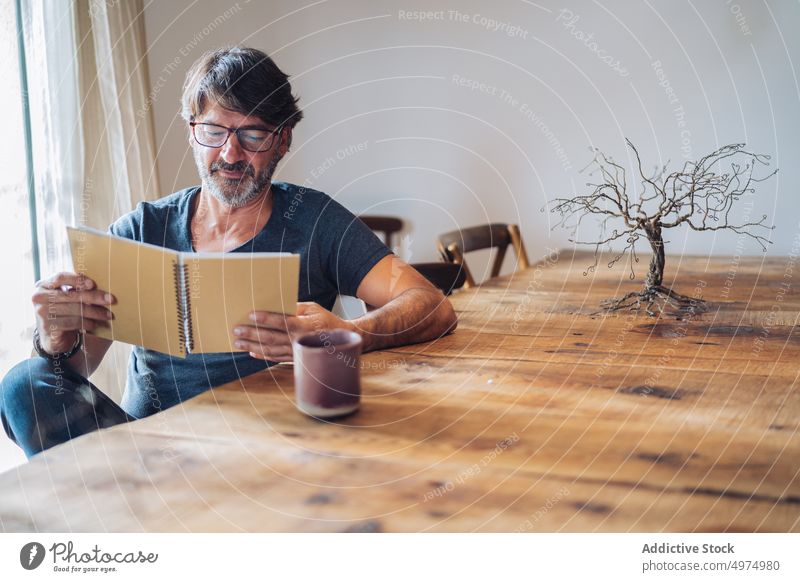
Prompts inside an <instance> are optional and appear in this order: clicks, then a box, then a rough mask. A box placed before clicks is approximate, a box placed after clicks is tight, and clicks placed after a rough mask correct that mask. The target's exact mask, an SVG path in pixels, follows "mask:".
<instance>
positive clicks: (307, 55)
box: [146, 0, 800, 261]
mask: <svg viewBox="0 0 800 582" xmlns="http://www.w3.org/2000/svg"><path fill="white" fill-rule="evenodd" d="M304 5H305V7H303V5H301V3H298V2H293V1H287V0H281V1H270V2H263V3H262V2H246V1H245V0H239V2H236V3H233V4H229V3H221V2H218V1H211V0H199V1H197V2H191V3H190V2H152V3H150V4H148V7H147V10H146V27H147V35H148V44H149V54H148V57H149V67H150V77H151V80H152V89H153V92H152V96H153V98H154V100H153V108H154V113H155V122H156V134H157V137H158V140H159V147H160V153H159V160H160V166H159V167H160V174H161V175H160V178H161V184H162V187H163V188H164V189H165V192H164V193H165V194H167V193H169V192H172V191H174V190H176V189H178V188H181V187H184V186H187V185H190V184H194V183H196V182H197V177H196V173H195V169H194V166H193V163H192V160H191V157H190V156H189V154H188V148H187V144H186V138H185V129H184V125H183V124H182V122H181V121H180V118H179V116H178V113H177V112H178V99H179V95H180V88H181V84H182V81H183V77H184V74H185V72H186V70H187V68H188V67H189V65H190V64H191V62H192V61H193V60H195V59H196V58H197V57H199V56H200V54H201V53H202V52H203V51H205V50H208V49H212V48H216V47H218V46H220V45H223V44H226V43H239V44H245V45H251V46H255V47H258V48H261V49H263V50H265V51H266V52H268V53H270V54H271V55H272V56H273V57H274V58H275V60H276V62H277V63H278V65H279V66H280V67H281V68H283V69H284V70H285V71H286V72H287V73H289V74H290V75H291V76H292V83H293V86H294V88H295V90H296V91H297V92H298V93H299V94H300V95H301V97H302V101H301V106H302V107H303V108H304V111H305V116H306V118H305V120H304V121H302V123H301V124H300V125H299V126H298V127H297V129H296V133H295V141H294V148H293V151H292V152H291V153H290V155H289V156H288V157H287V159H286V160H285V162H284V163H283V164H282V166H281V167H280V169H279V175H278V178H279V179H284V180H288V181H293V182H297V183H302V182H305V181H308V182H309V183H311V184H312V185H313V186H315V187H317V188H319V189H321V190H324V191H326V192H328V193H329V194H331V195H333V196H335V197H336V198H337V199H338V200H340V201H341V202H342V203H344V204H345V205H346V206H348V207H349V208H350V209H351V210H353V211H354V212H357V213H360V212H369V213H382V214H393V215H398V216H401V217H402V218H404V219H405V220H406V221H407V223H408V229H409V233H410V235H411V241H410V248H409V250H408V254H410V258H411V260H412V261H422V260H435V259H436V253H435V246H434V240H435V236H436V234H437V233H439V232H443V231H446V230H451V229H454V228H456V227H458V226H462V227H463V226H469V225H472V224H478V223H482V222H487V221H504V222H518V223H520V225H521V228H522V232H523V236H524V239H525V241H526V244H527V246H528V250H529V254H530V255H532V257H539V256H542V255H544V254H545V247H547V246H550V247H557V246H564V245H565V244H567V235H566V233H565V232H563V231H557V232H552V233H551V232H550V231H549V226H550V224H551V223H552V217H551V216H549V215H548V214H546V213H542V212H541V211H540V208H541V207H542V206H543V204H544V203H545V202H546V200H548V199H549V198H553V197H555V196H559V195H567V194H569V193H570V192H572V191H573V189H577V191H584V189H585V187H584V186H583V184H584V183H585V181H586V179H587V177H586V176H585V175H581V174H579V170H580V169H581V168H583V167H584V166H585V165H586V164H587V162H588V161H589V160H590V159H591V154H590V152H589V146H590V145H594V146H597V147H600V148H601V149H603V150H604V151H607V152H608V153H610V154H612V155H614V156H615V157H616V158H617V159H619V160H625V163H629V158H628V154H627V152H626V150H625V148H624V138H625V137H628V138H630V139H632V140H633V141H634V143H636V144H637V145H638V147H639V149H640V151H641V152H642V154H643V156H644V157H645V159H646V160H649V164H650V165H655V164H656V163H663V162H665V161H666V160H668V159H670V160H673V162H674V163H679V164H682V163H683V161H684V159H685V156H686V155H687V154H688V155H689V156H690V157H696V156H699V155H702V154H705V153H708V152H710V151H711V150H712V149H714V148H716V147H718V146H720V145H723V144H726V143H730V142H747V144H748V146H749V148H750V149H752V150H755V151H758V152H763V153H769V154H772V155H773V161H774V162H775V164H776V165H777V166H779V167H780V169H781V170H780V173H779V174H778V176H777V177H776V178H774V179H772V180H771V181H770V182H767V183H764V184H762V185H761V186H760V187H759V190H758V195H757V197H756V198H755V199H754V200H755V206H754V207H753V209H752V210H750V211H749V212H750V213H751V216H759V217H760V215H761V214H767V215H769V218H770V221H774V225H775V227H776V229H775V231H774V232H773V233H772V234H771V236H772V238H773V240H774V242H775V244H773V245H772V246H771V247H770V251H769V252H770V253H771V254H787V253H788V252H789V251H790V248H791V245H792V240H793V238H794V237H795V236H797V235H798V229H799V228H800V227H799V225H798V221H799V220H800V198H798V192H800V187H799V186H800V174H799V172H798V163H797V161H796V160H797V159H798V157H800V140H798V137H797V136H798V134H800V114H798V107H799V106H800V88H799V87H798V80H797V76H798V71H797V66H796V65H795V63H794V60H796V59H797V57H798V56H800V39H798V37H797V34H796V31H797V30H798V26H800V5H798V4H797V3H796V2H758V1H755V0H752V1H751V0H737V1H736V2H732V1H727V0H716V1H709V2H680V1H678V2H676V1H673V0H661V1H654V0H650V1H643V2H625V1H621V0H614V1H605V0H604V1H603V2H598V3H595V2H589V1H578V0H572V1H569V0H567V1H565V2H559V3H552V2H546V1H544V0H542V1H541V2H538V3H534V2H528V1H522V0H520V1H508V2H497V3H491V4H490V3H486V2H478V1H468V2H444V1H433V2H422V1H414V2H358V1H355V0H328V1H324V0H323V1H320V2H310V1H309V2H306V3H305V4H304ZM562 9H563V10H569V11H571V13H572V14H573V15H574V16H578V17H579V19H578V20H577V21H574V20H573V21H572V24H571V25H569V26H567V22H568V20H569V19H568V18H567V13H565V12H561V10H562ZM414 10H428V11H441V12H440V13H439V14H437V15H436V17H437V18H439V19H438V20H428V21H420V20H414V19H409V18H407V17H405V15H401V11H403V12H404V13H408V12H410V11H414ZM451 11H458V13H459V16H462V17H463V18H464V19H466V22H464V21H462V20H461V18H459V17H457V16H456V14H455V13H454V12H451ZM482 17H486V18H491V19H493V20H495V21H498V22H500V23H504V26H502V27H501V28H500V29H499V30H497V31H492V30H490V29H488V28H487V27H486V26H484V25H482V21H481V18H482ZM510 27H517V28H516V29H513V28H510ZM578 31H580V32H582V33H584V34H585V35H589V34H591V35H592V40H591V41H588V46H587V43H586V42H582V41H580V40H578V39H577V38H576V37H575V35H576V34H578ZM509 33H510V34H509ZM592 42H593V43H595V44H592ZM594 49H596V50H598V51H605V52H603V53H601V56H602V55H610V56H611V57H613V59H615V60H618V61H619V62H618V64H617V65H616V67H612V66H610V65H607V64H605V63H603V62H602V61H601V59H600V58H599V56H598V54H597V53H595V52H594ZM656 61H660V62H661V69H662V75H664V76H665V77H666V79H667V82H668V84H669V87H670V88H671V90H672V91H673V92H674V97H672V100H673V103H670V96H669V95H668V93H667V88H666V87H665V86H662V85H660V84H659V82H660V79H659V77H658V75H657V72H656V70H655V68H654V67H653V63H654V62H656ZM455 76H458V78H464V79H470V80H475V81H478V82H480V83H484V84H485V85H486V87H485V88H484V90H483V91H481V90H480V89H478V90H471V89H469V88H466V87H463V86H460V85H459V84H458V83H457V82H454V77H455ZM661 81H662V82H663V77H662V79H661ZM503 92H505V93H503ZM506 97H507V99H506ZM678 107H681V108H682V112H683V113H680V112H676V108H678ZM526 110H529V112H530V113H528V114H527V115H526V113H525V112H526ZM532 114H535V117H533V118H531V115H532ZM682 116H683V117H682ZM681 124H683V125H681ZM356 144H364V145H363V151H357V152H356V153H351V154H340V156H339V157H340V158H343V159H337V152H342V151H344V150H346V149H347V148H348V147H352V146H355V145H356ZM558 147H560V148H562V149H563V152H561V153H559V152H558V151H557V148H558ZM682 147H684V151H682ZM329 159H332V160H333V162H332V163H328V164H327V166H326V165H325V162H326V160H329ZM320 167H323V169H322V170H318V168H320ZM735 212H741V211H739V210H736V211H735ZM668 239H669V240H670V241H671V242H670V243H669V245H668V251H669V252H681V251H686V252H695V253H705V252H711V253H718V254H733V253H735V252H737V250H741V247H740V248H739V249H737V237H736V235H734V234H718V235H716V236H715V235H714V234H713V233H694V232H691V231H689V230H688V229H683V230H681V231H678V232H675V233H672V234H670V235H669V236H668ZM745 242H746V244H745V246H744V250H745V252H747V253H756V252H759V248H758V247H757V246H756V245H754V244H752V243H751V242H749V241H745Z"/></svg>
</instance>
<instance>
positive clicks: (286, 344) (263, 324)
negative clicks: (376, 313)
mask: <svg viewBox="0 0 800 582" xmlns="http://www.w3.org/2000/svg"><path fill="white" fill-rule="evenodd" d="M250 319H251V320H252V321H253V324H252V325H238V326H236V327H235V328H234V329H233V335H234V336H236V338H237V339H236V342H235V343H234V345H235V346H236V347H237V348H239V349H242V350H247V351H248V352H250V355H251V356H252V357H254V358H258V359H260V360H270V361H271V362H291V361H292V341H293V340H295V339H297V338H298V337H300V336H303V335H306V334H308V333H313V332H323V331H329V330H331V329H336V328H344V329H354V326H353V325H352V324H351V323H350V322H348V321H345V320H343V319H340V318H338V317H336V316H335V315H334V314H333V313H331V312H330V311H328V310H327V309H325V308H324V307H322V306H320V305H319V304H317V303H313V302H310V301H307V302H300V303H298V304H297V315H284V314H282V313H269V312H266V311H254V312H253V313H251V314H250Z"/></svg>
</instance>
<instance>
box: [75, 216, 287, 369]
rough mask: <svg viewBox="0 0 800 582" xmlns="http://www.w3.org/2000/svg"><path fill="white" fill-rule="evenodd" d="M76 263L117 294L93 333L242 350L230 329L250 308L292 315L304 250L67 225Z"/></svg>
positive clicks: (181, 346) (178, 348) (177, 349)
mask: <svg viewBox="0 0 800 582" xmlns="http://www.w3.org/2000/svg"><path fill="white" fill-rule="evenodd" d="M67 231H68V232H67V234H68V236H69V241H70V248H71V250H72V263H73V268H74V270H75V272H76V273H81V274H85V275H86V276H87V277H89V278H91V279H92V280H94V281H95V283H96V284H97V286H98V288H99V289H103V290H105V291H108V292H109V293H111V294H112V295H114V296H115V297H116V299H117V302H116V303H115V304H114V305H112V306H111V307H110V309H111V311H112V312H113V313H114V319H113V320H111V321H110V322H109V323H108V325H107V326H104V327H101V328H98V329H96V330H95V331H94V332H92V333H94V334H95V335H97V336H100V337H104V338H107V339H112V340H116V341H121V342H125V343H130V344H135V345H140V346H143V347H145V348H147V349H151V350H156V351H159V352H163V353H166V354H171V355H173V356H186V354H190V353H191V354H195V353H211V352H233V351H241V350H239V349H237V348H234V347H233V341H234V337H233V334H232V329H233V327H234V326H235V325H236V324H249V323H251V322H250V320H249V319H248V315H249V313H250V312H251V311H271V312H276V313H285V314H294V313H296V311H297V288H298V284H299V276H300V256H299V255H296V254H291V253H180V252H177V251H173V250H171V249H166V248H163V247H159V246H154V245H150V244H146V243H140V242H136V241H132V240H130V239H126V238H120V237H115V236H112V235H109V234H106V233H103V232H100V231H97V230H93V229H88V228H68V229H67Z"/></svg>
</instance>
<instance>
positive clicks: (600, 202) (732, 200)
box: [551, 140, 777, 316]
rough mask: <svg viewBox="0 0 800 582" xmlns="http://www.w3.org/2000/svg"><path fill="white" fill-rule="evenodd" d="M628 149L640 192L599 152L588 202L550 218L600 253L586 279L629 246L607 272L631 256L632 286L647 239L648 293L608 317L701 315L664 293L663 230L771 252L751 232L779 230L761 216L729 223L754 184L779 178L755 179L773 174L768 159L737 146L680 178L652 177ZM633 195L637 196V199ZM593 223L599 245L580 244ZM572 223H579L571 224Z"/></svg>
mask: <svg viewBox="0 0 800 582" xmlns="http://www.w3.org/2000/svg"><path fill="white" fill-rule="evenodd" d="M626 142H627V144H628V147H629V148H630V149H631V150H632V152H633V154H634V156H635V160H634V165H635V170H636V172H637V173H638V176H637V178H636V181H637V182H638V184H639V187H638V188H637V187H635V186H634V185H633V184H630V185H629V184H628V179H627V176H626V171H625V168H624V167H622V166H621V165H620V164H618V163H616V162H614V160H613V159H612V158H610V157H608V156H606V155H605V154H603V153H602V152H600V151H599V150H597V149H595V150H594V152H595V157H594V159H593V160H592V162H591V163H590V164H589V166H587V168H588V167H592V168H593V170H592V172H591V173H590V175H593V174H598V173H599V176H600V180H598V183H588V184H587V186H589V187H591V188H592V191H591V193H590V194H587V195H585V196H574V197H573V198H558V199H556V200H554V201H553V203H552V204H553V205H552V207H551V211H552V212H555V213H557V214H559V215H560V217H561V218H560V220H559V222H558V223H557V224H556V226H566V227H569V228H572V229H573V238H571V239H570V240H571V242H574V243H576V244H587V245H594V247H595V249H594V264H593V265H591V266H589V267H588V268H587V269H586V271H585V272H584V275H588V274H589V273H590V272H592V271H594V269H595V268H596V267H597V263H598V259H599V256H600V252H601V247H603V246H604V245H609V246H611V243H614V242H615V241H621V242H622V241H624V243H625V245H624V247H623V248H622V250H621V251H618V252H614V253H613V257H612V259H611V260H610V261H609V263H608V267H609V268H611V267H613V266H614V265H615V264H616V263H617V262H619V261H620V260H622V259H623V257H625V255H626V254H627V255H628V256H629V259H630V270H631V272H630V278H631V279H634V278H635V273H634V264H635V263H638V262H639V257H638V256H637V254H636V247H635V244H636V242H637V241H638V240H639V239H640V238H642V237H646V238H647V241H648V242H649V243H650V248H651V249H652V252H653V256H652V258H651V259H650V268H649V270H648V272H647V278H646V279H645V282H644V288H643V289H642V290H641V291H634V292H631V293H627V294H626V295H624V296H622V297H620V298H617V299H609V300H606V301H604V302H603V303H602V307H604V308H605V309H607V310H610V311H613V310H618V309H622V308H626V307H627V308H630V309H634V310H638V309H640V308H641V307H642V306H643V305H644V306H645V310H646V311H647V313H648V314H649V315H651V316H655V315H656V311H654V309H653V307H654V306H655V307H656V308H657V310H658V312H664V311H665V310H666V308H667V305H670V306H672V307H675V308H677V309H679V310H686V309H689V308H690V307H691V308H692V309H697V308H698V304H700V303H702V302H699V301H698V299H694V298H689V297H686V296H685V295H681V294H679V293H676V292H675V291H673V290H672V289H670V288H668V287H665V286H664V285H663V281H664V265H665V262H666V256H665V253H664V235H663V233H664V230H665V229H671V228H677V227H679V226H681V225H683V224H686V225H688V226H689V228H691V229H693V230H697V231H701V232H702V231H715V230H731V231H733V232H736V233H739V234H741V235H746V236H748V237H750V238H752V239H754V240H756V241H757V242H758V243H759V245H761V248H762V249H763V250H764V251H766V249H767V247H766V245H767V244H768V243H770V242H771V241H770V240H768V239H767V238H766V237H765V236H762V235H761V234H759V233H753V232H750V229H751V228H752V229H757V228H761V229H766V230H771V229H772V228H774V227H770V226H767V224H766V219H767V216H766V215H764V216H762V218H761V219H760V220H758V221H756V222H748V221H747V218H745V219H744V220H743V221H741V222H737V221H735V220H734V218H733V217H732V216H731V214H732V212H731V211H732V209H733V207H734V205H735V204H736V202H737V201H738V200H739V199H740V198H742V197H743V196H750V195H752V194H753V193H754V191H755V190H754V186H755V184H756V183H758V182H763V181H764V180H766V179H768V178H770V177H772V176H773V175H775V173H776V172H777V170H774V171H772V172H771V173H769V174H768V175H766V176H764V177H761V178H759V177H756V176H755V175H754V170H756V168H757V167H760V166H768V165H769V159H770V156H768V155H764V154H754V153H750V152H748V151H745V150H744V144H731V145H727V146H725V147H722V148H720V149H718V150H716V151H715V152H713V153H711V154H708V155H707V156H704V157H702V158H700V159H699V160H698V161H696V162H691V161H690V162H686V163H685V164H684V165H683V168H682V169H681V170H679V171H674V172H672V173H670V174H668V173H667V164H665V165H664V166H660V167H657V168H656V169H655V170H654V171H653V173H652V174H647V173H646V172H645V170H644V169H643V168H642V160H641V158H640V157H639V152H638V151H637V149H636V147H634V145H633V144H632V143H631V142H630V140H626ZM632 188H636V190H638V192H633V191H632V190H631V189H632ZM589 215H599V216H602V217H603V219H602V222H601V233H600V236H599V237H598V238H599V239H600V240H598V241H581V240H576V237H575V235H576V234H577V231H578V227H579V226H580V224H581V221H582V220H583V219H584V218H585V217H586V216H589ZM573 219H575V222H574V223H572V224H570V223H571V221H572V220H573ZM612 221H617V222H622V224H624V228H613V229H612V230H611V231H610V233H609V230H608V227H609V222H612ZM659 300H660V301H659Z"/></svg>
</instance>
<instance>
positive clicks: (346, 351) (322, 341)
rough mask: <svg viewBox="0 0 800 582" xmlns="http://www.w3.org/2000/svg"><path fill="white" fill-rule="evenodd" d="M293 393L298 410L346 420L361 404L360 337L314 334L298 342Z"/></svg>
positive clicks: (338, 332)
mask: <svg viewBox="0 0 800 582" xmlns="http://www.w3.org/2000/svg"><path fill="white" fill-rule="evenodd" d="M292 347H293V349H294V390H295V400H296V404H297V408H298V409H299V410H300V411H301V412H303V413H305V414H307V415H309V416H313V417H315V418H331V417H335V416H344V415H345V414H350V413H352V412H355V411H356V410H358V407H359V404H360V401H361V380H360V372H361V367H360V365H359V357H360V356H361V347H362V340H361V336H360V335H359V334H357V333H356V332H354V331H350V330H347V329H333V330H328V331H319V332H313V333H310V334H307V335H304V336H302V337H299V338H297V339H296V340H295V341H294V342H293V346H292Z"/></svg>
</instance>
